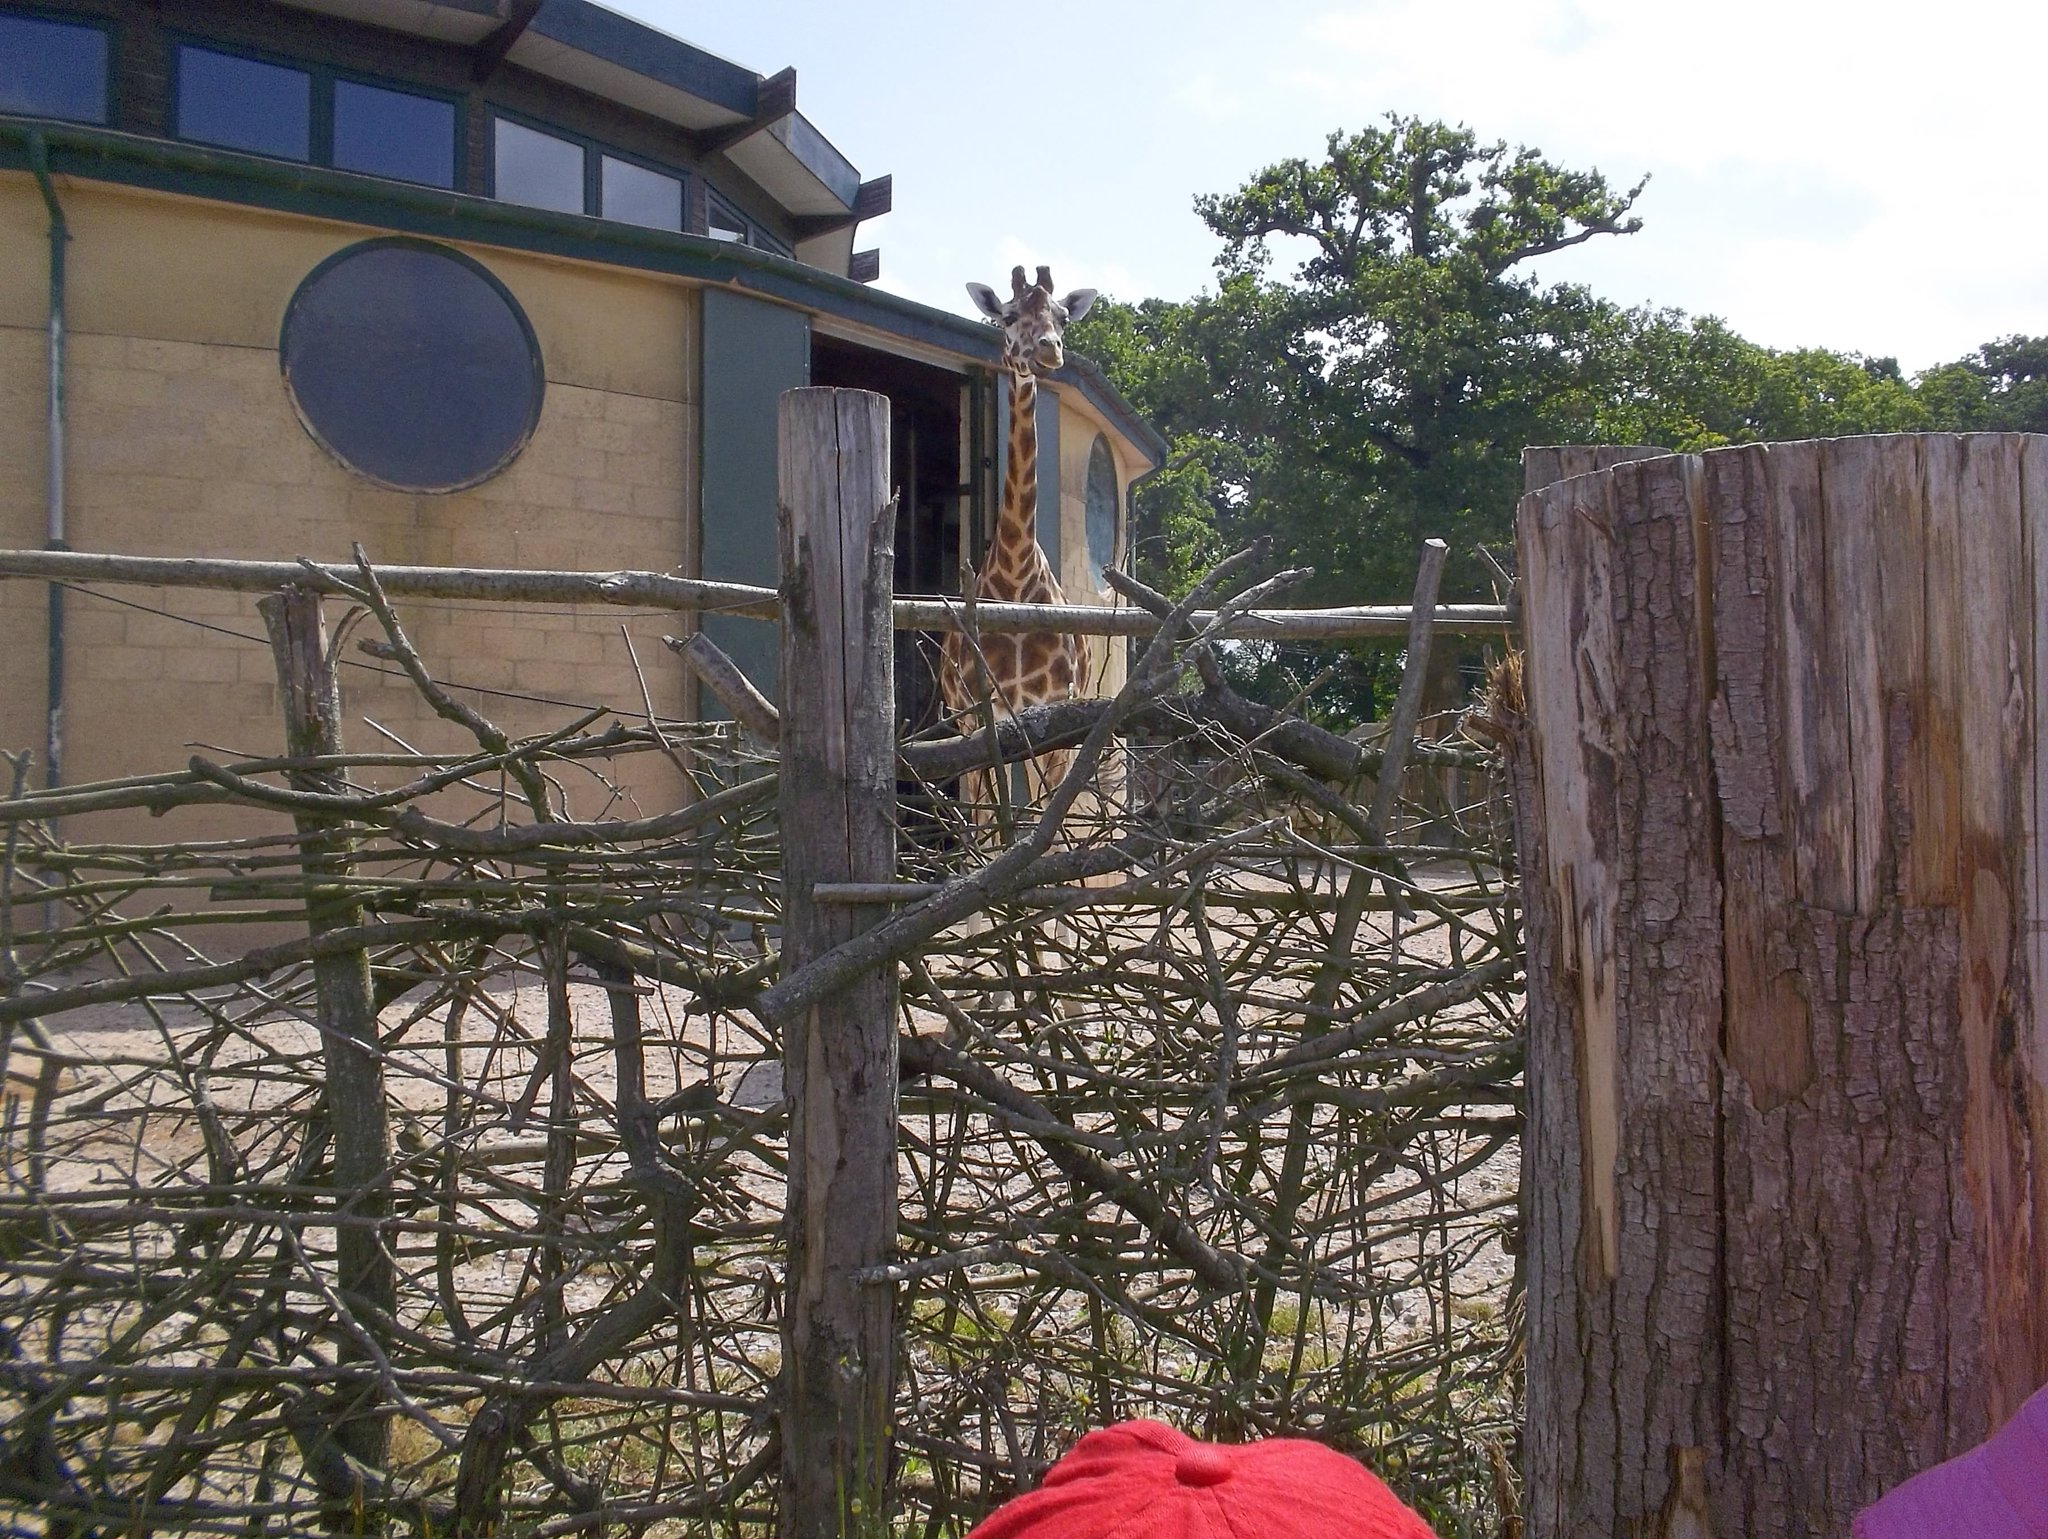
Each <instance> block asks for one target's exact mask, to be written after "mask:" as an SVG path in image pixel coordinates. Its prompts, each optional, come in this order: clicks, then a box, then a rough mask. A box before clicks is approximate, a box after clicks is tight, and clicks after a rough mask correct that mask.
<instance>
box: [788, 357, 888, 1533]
mask: <svg viewBox="0 0 2048 1539" xmlns="http://www.w3.org/2000/svg"><path fill="white" fill-rule="evenodd" d="M779 427H780V433H781V438H780V445H781V453H780V490H781V495H780V523H781V542H782V604H783V611H782V672H781V683H782V702H781V705H782V719H781V739H782V780H781V788H780V796H781V808H780V811H781V818H782V880H783V901H784V933H783V943H782V944H783V949H782V965H783V970H784V973H785V975H787V974H788V973H791V972H794V971H795V970H796V969H797V968H799V967H801V966H803V964H804V963H806V962H808V961H810V960H812V959H813V958H815V957H818V956H821V955H823V954H824V953H825V952H827V951H830V950H831V949H833V948H834V947H835V946H839V945H842V944H844V943H845V942H847V941H849V940H852V939H853V938H854V937H855V936H856V935H858V934H860V933H861V932H862V931H863V930H866V929H868V928H871V927H872V926H873V925H874V924H876V923H879V922H880V921H881V920H882V919H883V918H885V917H887V912H888V911H887V910H886V909H881V908H876V907H871V906H857V905H852V904H833V903H819V902H817V901H815V900H814V896H813V891H812V889H813V887H814V886H815V885H816V884H817V883H820V882H887V881H890V880H892V879H893V878H894V877H895V874H896V738H895V722H896V705H895V702H896V686H895V633H894V630H893V628H892V626H891V623H890V597H891V589H892V587H893V576H894V570H895V559H896V552H895V537H896V514H895V506H894V503H893V502H892V501H891V499H890V495H889V487H888V474H889V402H888V400H887V398H886V397H884V396H879V395H875V394H873V393H871V392H869V391H865V390H792V391H789V392H788V393H786V394H785V395H784V396H783V397H782V401H781V408H780V423H779ZM782 1029H783V1033H784V1036H783V1072H784V1082H785V1084H786V1086H787V1093H788V1095H789V1098H790V1127H789V1178H788V1179H789V1188H788V1200H787V1209H786V1211H787V1219H786V1223H787V1226H788V1232H787V1244H788V1256H789V1278H788V1285H787V1288H786V1290H785V1293H784V1303H783V1325H782V1340H783V1357H782V1439H783V1456H782V1476H783V1490H782V1533H783V1535H784V1536H785V1539H837V1536H839V1535H844V1534H879V1533H883V1532H886V1530H887V1515H886V1513H885V1512H884V1510H883V1496H884V1488H885V1485H886V1482H887V1478H888V1471H889V1446H890V1435H891V1428H890V1420H891V1409H890V1402H891V1396H892V1393H893V1390H894V1386H895V1379H896V1355H895V1354H896V1325H895V1298H894V1293H893V1291H892V1290H891V1289H890V1288H889V1287H888V1286H887V1285H885V1284H876V1283H872V1282H865V1283H864V1282H860V1281H856V1274H858V1273H860V1272H861V1271H862V1270H863V1269H866V1268H871V1267H880V1266H885V1265H887V1264H888V1263H889V1262H890V1261H891V1260H892V1259H893V1257H894V1253H895V1247H896V971H895V968H894V967H893V966H886V967H882V968H878V969H875V970H874V971H872V972H870V973H868V974H867V975H865V976H863V977H861V978H859V979H858V980H856V981H855V982H854V983H853V984H852V985H851V986H850V987H848V988H847V989H845V990H844V991H842V992H840V993H838V994H836V995H834V996H832V997H831V998H829V999H827V1000H825V1001H823V1002H821V1003H819V1004H816V1005H812V1006H809V1007H807V1008H806V1009H804V1010H802V1011H800V1012H798V1013H797V1014H796V1015H795V1016H794V1017H793V1018H791V1019H787V1020H785V1021H783V1022H782Z"/></svg>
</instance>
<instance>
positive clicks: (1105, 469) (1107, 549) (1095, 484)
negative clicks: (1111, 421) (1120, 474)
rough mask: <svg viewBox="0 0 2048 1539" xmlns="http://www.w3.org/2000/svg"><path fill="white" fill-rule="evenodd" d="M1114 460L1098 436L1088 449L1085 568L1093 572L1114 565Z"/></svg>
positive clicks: (1106, 441)
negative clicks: (1086, 566) (1087, 566)
mask: <svg viewBox="0 0 2048 1539" xmlns="http://www.w3.org/2000/svg"><path fill="white" fill-rule="evenodd" d="M1116 501H1117V499H1116V460H1115V459H1114V458H1113V457H1112V456H1111V455H1110V452H1109V440H1108V439H1106V438H1104V437H1103V436H1102V435H1101V434H1100V433H1097V434H1096V435H1095V443H1094V445H1093V447H1091V448H1090V449H1089V450H1088V494H1087V512H1088V565H1089V567H1090V568H1091V569H1092V570H1093V571H1097V572H1099V571H1101V570H1102V569H1103V568H1104V567H1106V566H1114V565H1116Z"/></svg>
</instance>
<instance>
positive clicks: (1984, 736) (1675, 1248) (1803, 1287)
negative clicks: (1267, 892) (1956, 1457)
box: [1513, 434, 2048, 1539]
mask: <svg viewBox="0 0 2048 1539" xmlns="http://www.w3.org/2000/svg"><path fill="white" fill-rule="evenodd" d="M1518 537H1519V545H1520V572H1521V586H1522V604H1523V628H1524V635H1525V638H1526V645H1527V657H1526V666H1525V673H1524V680H1525V684H1524V689H1525V697H1526V702H1525V703H1526V715H1525V716H1524V718H1523V720H1522V722H1521V724H1520V728H1519V731H1518V736H1517V741H1516V744H1515V751H1514V754H1513V773H1514V777H1515V788H1516V822H1517V839H1518V842H1519V844H1520V848H1521V870H1522V889H1523V899H1524V904H1525V909H1524V913H1525V916H1526V941H1527V946H1528V961H1529V1021H1528V1037H1529V1040H1528V1097H1529V1101H1528V1134H1527V1140H1526V1146H1525V1150H1524V1168H1523V1183H1524V1197H1523V1201H1524V1212H1525V1223H1526V1227H1527V1265H1528V1268H1529V1356H1528V1429H1527V1437H1526V1443H1525V1447H1524V1459H1525V1469H1526V1474H1527V1479H1528V1504H1527V1505H1528V1523H1529V1528H1528V1532H1529V1535H1530V1539H1553V1536H1556V1539H1562V1536H1565V1535H1573V1536H1576V1535H1580V1534H1601V1535H1616V1536H1620V1535H1650V1536H1658V1535H1680V1534H1683V1535H1688V1536H1690V1535H1696V1534H1698V1535H1724V1536H1732V1535H1744V1536H1755V1539H1769V1536H1775V1535H1784V1536H1788V1539H1790V1536H1795V1535H1799V1536H1803V1535H1818V1534H1831V1535H1846V1534H1847V1532H1848V1528H1849V1522H1850V1519H1851V1517H1852V1515H1853V1514H1854V1513H1855V1511H1856V1510H1857V1509H1858V1508H1859V1507H1861V1506H1863V1505H1864V1504H1866V1503H1867V1502H1869V1501H1871V1500H1873V1499H1875V1498H1876V1497H1877V1496H1878V1495H1880V1494H1881V1493H1883V1492H1884V1491H1885V1490H1887V1489H1889V1488H1890V1487H1891V1486H1893V1485H1896V1484H1897V1483H1898V1482H1899V1481H1900V1480H1902V1479H1904V1478H1905V1477H1906V1476H1908V1475H1910V1474H1912V1473H1913V1472H1914V1471H1916V1470H1919V1469H1922V1468H1924V1467H1926V1466H1928V1465H1930V1464H1933V1463H1936V1462H1937V1461H1939V1460H1941V1459H1944V1458H1946V1457H1948V1456H1950V1455H1952V1454H1954V1453H1957V1452H1960V1451H1961V1450H1963V1449H1965V1448H1967V1447H1969V1446H1971V1445H1973V1444H1974V1443H1976V1442H1977V1441H1978V1440H1980V1439H1981V1438H1983V1437H1984V1436H1985V1435H1986V1434H1987V1433H1988V1432H1989V1431H1991V1430H1992V1429H1993V1428H1995V1427H1996V1426H1998V1425H2000V1424H2001V1423H2002V1422H2003V1421H2004V1420H2005V1419H2006V1418H2007V1417H2009V1416H2010V1415H2011V1414H2012V1412H2013V1411H2015V1410H2016V1409H2017V1408H2018V1407H2019V1405H2020V1403H2021V1401H2022V1400H2024V1399H2025V1398H2026V1396H2027V1395H2028V1394H2029V1393H2030V1392H2031V1391H2032V1390H2033V1389H2034V1388H2036V1387H2037V1386H2039V1385H2040V1384H2041V1383H2042V1382H2043V1381H2044V1380H2048V859H2044V857H2043V851H2042V848H2041V839H2042V827H2041V813H2042V808H2043V803H2044V798H2048V749H2044V745H2043V744H2042V742H2041V734H2042V731H2043V727H2044V720H2043V713H2042V711H2041V709H2040V707H2039V706H2038V705H2037V701H2039V700H2040V698H2041V691H2042V689H2043V687H2044V685H2048V624H2043V625H2040V626H2037V625H2036V623H2035V616H2036V615H2037V614H2039V613H2041V612H2042V610H2043V606H2044V604H2048V438H2043V437H2033V436H2024V435H2017V434H1983V435H1970V436H1965V437H1956V436H1951V435H1944V434H1924V435H1898V436H1892V437H1883V438H1851V439H1839V440H1831V441H1825V442H1812V443H1790V444H1772V445H1763V446H1752V447H1743V448H1734V449H1724V450H1716V451H1714V452H1711V453H1708V454H1705V455H1700V456H1676V455H1674V456H1667V457H1664V458H1660V459H1652V460H1639V461H1633V462H1629V463H1622V464H1616V465H1613V466H1611V467H1609V468H1604V469H1600V470H1598V471H1597V472H1596V473H1592V474H1586V475H1581V476H1578V477H1576V478H1574V479H1570V480H1565V481H1561V482H1558V483H1557V484H1555V485H1551V486H1548V487H1545V488H1542V489H1540V490H1533V491H1531V493H1530V494H1529V495H1528V496H1526V497H1524V498H1523V500H1522V505H1521V509H1520V514H1519V519H1518Z"/></svg>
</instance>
